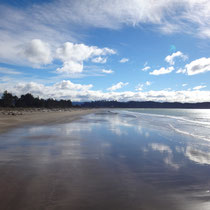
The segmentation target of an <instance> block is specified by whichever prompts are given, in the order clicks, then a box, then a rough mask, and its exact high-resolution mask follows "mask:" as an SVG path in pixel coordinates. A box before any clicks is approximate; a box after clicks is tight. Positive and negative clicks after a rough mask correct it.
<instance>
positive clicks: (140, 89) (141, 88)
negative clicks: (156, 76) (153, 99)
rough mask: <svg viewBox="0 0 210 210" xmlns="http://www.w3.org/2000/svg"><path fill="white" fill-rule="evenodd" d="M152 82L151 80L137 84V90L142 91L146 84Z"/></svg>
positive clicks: (148, 84)
mask: <svg viewBox="0 0 210 210" xmlns="http://www.w3.org/2000/svg"><path fill="white" fill-rule="evenodd" d="M151 84H152V83H151V82H149V81H146V82H145V84H138V85H137V86H136V89H135V90H137V91H142V90H143V88H144V87H145V86H150V85H151Z"/></svg>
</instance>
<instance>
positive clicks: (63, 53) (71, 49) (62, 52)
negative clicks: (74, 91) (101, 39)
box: [56, 42, 116, 74]
mask: <svg viewBox="0 0 210 210" xmlns="http://www.w3.org/2000/svg"><path fill="white" fill-rule="evenodd" d="M115 53H116V52H115V51H114V50H112V49H109V48H98V47H96V46H87V45H85V44H74V43H71V42H66V43H64V44H63V45H62V46H61V47H59V48H57V49H56V57H57V58H58V59H60V60H61V61H63V67H61V68H58V69H57V72H59V73H67V74H72V73H80V72H82V71H83V62H84V61H87V60H89V59H90V58H93V59H96V60H97V61H99V60H100V59H99V58H100V57H98V56H104V55H110V54H115ZM95 56H97V57H95ZM102 60H103V59H102ZM102 60H101V61H102Z"/></svg>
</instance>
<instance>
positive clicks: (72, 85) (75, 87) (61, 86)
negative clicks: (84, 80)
mask: <svg viewBox="0 0 210 210" xmlns="http://www.w3.org/2000/svg"><path fill="white" fill-rule="evenodd" d="M54 87H55V88H58V89H63V90H67V89H69V90H83V91H84V90H89V89H91V88H92V87H93V85H91V84H90V85H81V84H75V83H72V82H71V81H69V80H63V81H61V82H58V83H56V84H55V85H54Z"/></svg>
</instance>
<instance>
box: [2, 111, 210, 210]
mask: <svg viewBox="0 0 210 210" xmlns="http://www.w3.org/2000/svg"><path fill="white" fill-rule="evenodd" d="M189 147H190V149H189ZM205 150H206V153H207V154H208V153H209V150H210V149H209V147H208V145H205ZM196 158H197V159H196ZM199 158H200V159H203V158H208V157H206V156H204V151H203V148H202V147H201V148H200V147H199V146H198V145H195V142H193V141H192V140H191V139H188V138H185V137H184V136H181V135H177V134H174V133H164V132H163V133H162V132H159V131H158V130H152V129H149V128H148V126H147V127H144V126H143V125H142V124H141V121H139V120H138V119H136V118H135V117H133V116H132V115H125V114H117V113H114V112H112V111H111V112H110V111H101V112H98V113H94V114H90V115H86V116H84V117H82V118H80V119H78V120H76V121H73V122H71V123H64V124H51V125H38V126H25V127H23V128H18V129H15V130H12V131H10V132H7V133H3V134H1V135H0V172H1V173H0V205H1V209H5V210H13V209H17V210H19V209H20V210H28V209H32V210H33V209H37V210H38V209H39V210H40V209H43V210H45V209H46V210H48V209H49V210H57V209H59V210H60V209H61V210H107V209H109V210H128V209H129V210H164V209H166V210H168V209H170V210H200V209H202V210H208V209H209V207H210V194H209V191H208V190H209V189H210V177H209V174H210V167H209V164H210V162H209V164H198V162H196V161H195V160H199Z"/></svg>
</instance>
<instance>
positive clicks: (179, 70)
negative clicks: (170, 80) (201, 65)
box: [176, 68, 186, 74]
mask: <svg viewBox="0 0 210 210" xmlns="http://www.w3.org/2000/svg"><path fill="white" fill-rule="evenodd" d="M176 73H177V74H185V73H186V69H183V68H180V69H178V70H177V71H176Z"/></svg>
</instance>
